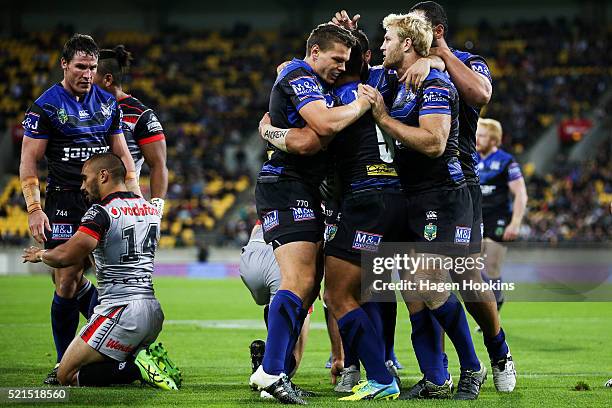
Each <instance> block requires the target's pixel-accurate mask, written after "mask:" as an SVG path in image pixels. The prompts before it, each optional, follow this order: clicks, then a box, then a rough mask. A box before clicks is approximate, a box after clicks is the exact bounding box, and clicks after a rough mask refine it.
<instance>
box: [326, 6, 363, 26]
mask: <svg viewBox="0 0 612 408" xmlns="http://www.w3.org/2000/svg"><path fill="white" fill-rule="evenodd" d="M360 18H361V15H359V14H355V15H354V16H353V18H350V17H349V15H348V13H347V12H346V10H342V11H338V12H336V14H335V15H334V16H333V17H332V19H331V22H332V23H334V24H335V25H337V26H340V27H344V28H346V29H347V30H356V29H357V24H358V22H359V19H360Z"/></svg>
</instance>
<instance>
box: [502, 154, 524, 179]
mask: <svg viewBox="0 0 612 408" xmlns="http://www.w3.org/2000/svg"><path fill="white" fill-rule="evenodd" d="M506 178H507V179H508V183H510V182H511V181H514V180H518V179H520V178H523V173H521V166H520V165H519V164H518V163H517V162H516V161H515V160H514V159H511V160H510V163H509V164H508V166H507V167H506Z"/></svg>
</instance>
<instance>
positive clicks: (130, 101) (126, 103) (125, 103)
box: [117, 95, 150, 111]
mask: <svg viewBox="0 0 612 408" xmlns="http://www.w3.org/2000/svg"><path fill="white" fill-rule="evenodd" d="M117 103H119V106H121V107H122V108H123V107H132V108H137V109H139V110H141V111H145V110H148V109H150V108H149V107H148V106H147V105H145V104H144V103H143V102H142V101H141V100H140V99H138V98H136V97H134V96H132V95H127V96H126V97H124V98H121V99H117Z"/></svg>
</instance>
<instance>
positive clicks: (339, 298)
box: [325, 256, 361, 319]
mask: <svg viewBox="0 0 612 408" xmlns="http://www.w3.org/2000/svg"><path fill="white" fill-rule="evenodd" d="M325 291H326V293H327V297H326V298H327V299H328V303H327V307H329V310H330V312H331V313H332V315H333V316H334V317H335V318H336V319H340V318H341V317H342V316H344V315H345V314H346V313H348V312H350V311H351V310H353V309H355V308H357V307H359V298H360V294H361V293H360V292H361V268H360V267H359V265H356V264H354V263H352V262H349V261H347V260H344V259H340V258H336V257H335V256H326V257H325Z"/></svg>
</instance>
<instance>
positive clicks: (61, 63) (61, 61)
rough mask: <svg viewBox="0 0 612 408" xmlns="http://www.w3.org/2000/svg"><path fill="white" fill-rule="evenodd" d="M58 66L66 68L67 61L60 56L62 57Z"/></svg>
mask: <svg viewBox="0 0 612 408" xmlns="http://www.w3.org/2000/svg"><path fill="white" fill-rule="evenodd" d="M60 66H61V67H62V69H64V70H65V69H67V68H68V61H66V59H65V58H63V57H62V59H61V60H60Z"/></svg>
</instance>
